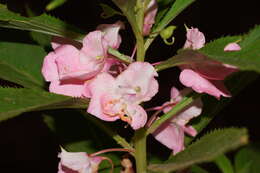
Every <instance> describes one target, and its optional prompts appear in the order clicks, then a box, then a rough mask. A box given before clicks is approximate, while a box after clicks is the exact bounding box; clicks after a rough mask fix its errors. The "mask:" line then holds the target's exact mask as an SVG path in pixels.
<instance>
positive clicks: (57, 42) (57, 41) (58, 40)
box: [51, 36, 82, 49]
mask: <svg viewBox="0 0 260 173" xmlns="http://www.w3.org/2000/svg"><path fill="white" fill-rule="evenodd" d="M64 44H69V45H72V46H74V47H76V48H77V49H81V47H82V44H81V43H80V42H77V41H74V40H71V39H68V38H64V37H57V36H54V37H52V40H51V46H52V48H53V49H56V48H58V47H59V46H61V45H64Z"/></svg>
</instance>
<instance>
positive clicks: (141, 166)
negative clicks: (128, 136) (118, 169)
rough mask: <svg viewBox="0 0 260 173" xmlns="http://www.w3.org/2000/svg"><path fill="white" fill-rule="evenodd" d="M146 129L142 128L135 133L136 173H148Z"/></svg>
mask: <svg viewBox="0 0 260 173" xmlns="http://www.w3.org/2000/svg"><path fill="white" fill-rule="evenodd" d="M145 132H146V131H145V129H144V128H141V129H139V130H137V131H136V132H135V135H134V138H133V139H134V140H133V141H134V147H135V162H136V173H146V170H147V161H146V133H145Z"/></svg>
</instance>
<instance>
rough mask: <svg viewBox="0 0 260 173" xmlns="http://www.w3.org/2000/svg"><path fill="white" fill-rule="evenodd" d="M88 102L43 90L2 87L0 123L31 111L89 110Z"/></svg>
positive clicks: (0, 94) (0, 90)
mask: <svg viewBox="0 0 260 173" xmlns="http://www.w3.org/2000/svg"><path fill="white" fill-rule="evenodd" d="M87 102H88V101H87V100H83V99H75V98H72V97H68V96H63V95H57V94H52V93H49V92H45V91H42V90H36V89H25V88H19V89H18V88H1V87H0V105H1V109H0V121H3V120H7V119H9V118H13V117H15V116H17V115H19V114H21V113H24V112H29V111H39V110H46V109H61V108H87Z"/></svg>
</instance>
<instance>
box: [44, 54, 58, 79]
mask: <svg viewBox="0 0 260 173" xmlns="http://www.w3.org/2000/svg"><path fill="white" fill-rule="evenodd" d="M56 58H57V56H56V54H55V52H50V53H49V54H48V55H47V56H46V57H45V58H44V61H43V65H42V75H43V77H44V79H45V80H46V81H48V82H50V81H55V80H58V79H59V74H58V69H57V65H56V63H55V60H56Z"/></svg>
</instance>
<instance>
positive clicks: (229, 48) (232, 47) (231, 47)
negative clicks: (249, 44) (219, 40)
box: [224, 43, 241, 52]
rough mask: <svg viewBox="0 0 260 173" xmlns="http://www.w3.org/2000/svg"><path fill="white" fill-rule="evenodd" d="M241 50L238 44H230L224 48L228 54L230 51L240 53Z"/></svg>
mask: <svg viewBox="0 0 260 173" xmlns="http://www.w3.org/2000/svg"><path fill="white" fill-rule="evenodd" d="M239 50H241V47H240V46H239V44H237V43H229V44H227V45H226V46H225V47H224V51H225V52H228V51H239Z"/></svg>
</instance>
